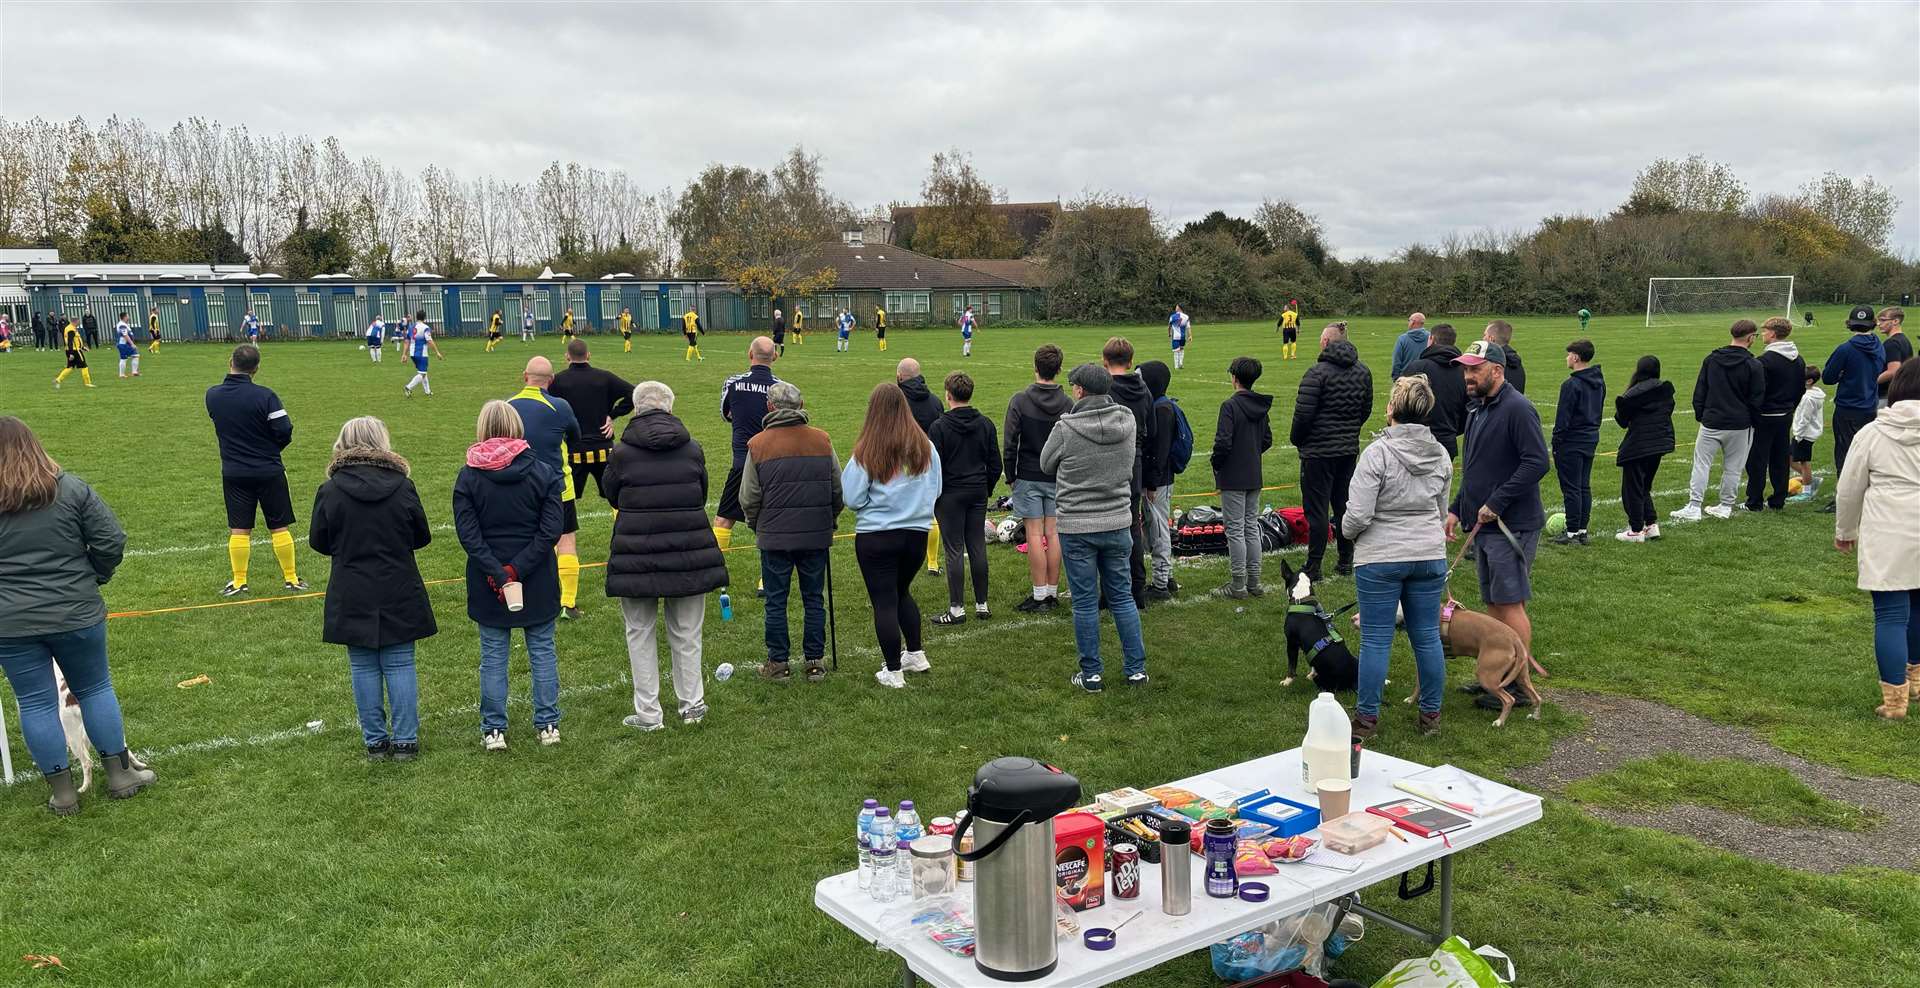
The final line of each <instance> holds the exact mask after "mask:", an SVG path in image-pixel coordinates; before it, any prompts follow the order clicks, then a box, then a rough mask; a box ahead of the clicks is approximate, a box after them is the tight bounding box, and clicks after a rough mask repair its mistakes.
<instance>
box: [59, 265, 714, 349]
mask: <svg viewBox="0 0 1920 988" xmlns="http://www.w3.org/2000/svg"><path fill="white" fill-rule="evenodd" d="M63 267H79V266H77V265H75V266H63ZM153 267H156V268H160V267H164V266H160V265H155V266H153ZM24 287H25V290H26V294H27V297H28V304H29V308H30V309H31V310H32V311H38V312H42V313H60V314H69V315H72V316H74V317H75V318H78V317H79V316H80V315H82V314H84V313H87V312H92V313H93V314H94V316H95V318H96V319H97V320H99V322H100V323H101V332H102V334H103V335H105V334H109V333H110V332H111V330H112V327H113V321H114V318H115V316H116V315H117V314H118V312H120V311H122V310H125V311H127V312H129V313H130V316H131V319H132V321H133V322H134V323H135V328H136V329H138V330H140V331H141V332H142V333H143V334H144V332H145V329H146V313H147V311H148V310H149V309H150V308H153V309H158V310H159V314H160V324H161V337H162V339H164V340H170V341H201V342H215V343H220V342H236V341H238V340H240V339H242V338H243V336H244V333H243V330H242V326H243V320H244V317H245V314H246V312H247V310H248V309H252V310H254V314H255V315H256V316H257V317H258V318H259V320H260V324H261V327H262V329H263V331H264V332H265V333H266V335H267V338H268V339H269V340H278V339H358V338H359V337H360V336H361V335H363V334H364V333H365V331H366V328H367V325H368V324H369V323H371V322H372V321H373V317H374V315H376V314H378V315H380V316H381V317H382V318H384V319H386V320H387V321H388V322H389V323H392V322H396V321H398V320H401V319H403V318H409V317H411V316H412V315H413V313H415V312H419V311H424V312H425V313H426V315H427V321H428V322H429V323H431V324H432V325H433V326H434V327H435V328H436V329H437V330H438V331H439V332H440V333H441V334H442V335H443V336H448V337H462V336H467V337H471V336H480V335H482V334H484V333H485V332H486V327H487V321H488V317H489V316H491V315H492V314H493V312H494V311H495V310H498V311H499V312H500V313H501V317H502V332H503V333H504V334H506V335H518V334H519V332H520V319H521V314H522V313H523V312H525V311H526V310H527V309H528V308H529V307H530V308H531V309H532V310H533V313H534V325H535V328H536V329H537V330H538V331H539V332H542V333H552V332H556V331H558V329H559V326H560V316H561V313H563V312H564V311H565V310H566V308H567V307H568V306H572V307H573V309H574V329H575V332H576V333H581V334H590V333H613V332H616V331H617V329H618V318H619V314H620V310H621V309H623V308H626V309H631V310H632V311H633V323H634V330H635V331H636V332H660V331H669V332H677V331H678V330H679V329H680V317H681V314H682V313H684V312H685V311H686V310H687V308H688V307H689V306H693V307H696V308H697V309H698V310H699V311H700V314H701V318H702V320H703V322H704V325H705V326H706V327H707V328H708V329H710V330H728V329H740V328H745V320H744V315H743V311H744V310H743V302H742V300H741V298H740V296H739V294H738V292H737V291H736V290H735V289H734V287H733V286H732V285H731V284H728V283H725V282H702V281H689V280H679V279H654V278H637V277H633V276H630V275H610V276H607V277H605V278H601V279H579V278H573V277H571V276H568V275H556V276H555V277H553V278H545V279H540V278H535V279H504V278H493V277H488V276H484V275H483V276H480V277H476V278H473V279H468V280H463V281H449V280H446V279H443V278H441V277H439V276H437V275H433V274H430V273H426V272H421V273H417V274H415V275H411V276H407V277H401V278H378V279H367V278H354V277H351V276H348V275H316V276H314V277H313V278H311V279H308V280H306V281H298V282H292V281H287V280H286V279H284V278H282V277H281V276H279V275H275V274H270V273H255V272H243V271H226V272H218V273H214V274H210V275H209V274H180V273H171V272H162V273H141V274H140V275H139V277H138V278H137V279H130V278H125V277H120V276H118V274H117V272H116V274H115V275H110V276H104V277H103V276H102V275H100V274H96V273H88V272H83V271H60V272H46V273H30V274H29V275H28V276H27V277H26V278H25V279H24Z"/></svg>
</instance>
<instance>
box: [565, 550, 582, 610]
mask: <svg viewBox="0 0 1920 988" xmlns="http://www.w3.org/2000/svg"><path fill="white" fill-rule="evenodd" d="M579 602H580V556H579V554H578V553H572V552H563V553H560V606H561V607H573V606H574V605H576V604H578V603H579Z"/></svg>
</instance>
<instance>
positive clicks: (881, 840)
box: [867, 806, 900, 902]
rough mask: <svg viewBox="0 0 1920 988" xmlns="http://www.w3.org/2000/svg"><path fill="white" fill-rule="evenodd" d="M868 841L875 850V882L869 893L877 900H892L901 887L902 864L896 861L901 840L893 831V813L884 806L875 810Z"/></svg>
mask: <svg viewBox="0 0 1920 988" xmlns="http://www.w3.org/2000/svg"><path fill="white" fill-rule="evenodd" d="M867 843H868V844H870V845H871V846H872V852H873V884H872V885H870V886H868V887H867V893H868V894H869V895H872V896H873V901H875V902H892V901H893V893H894V891H895V890H896V889H898V888H899V887H900V874H899V872H900V866H899V865H897V864H895V863H894V858H895V857H896V856H898V854H899V842H898V840H897V839H896V838H895V837H894V833H893V814H892V813H889V812H887V808H886V807H884V806H882V807H880V808H879V809H877V810H874V811H873V833H872V835H871V836H870V837H869V838H868V839H867Z"/></svg>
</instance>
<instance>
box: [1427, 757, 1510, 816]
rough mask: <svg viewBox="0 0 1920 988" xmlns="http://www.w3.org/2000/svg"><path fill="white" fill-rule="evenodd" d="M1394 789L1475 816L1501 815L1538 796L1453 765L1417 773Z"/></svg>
mask: <svg viewBox="0 0 1920 988" xmlns="http://www.w3.org/2000/svg"><path fill="white" fill-rule="evenodd" d="M1394 788H1396V789H1399V790H1400V791H1401V792H1404V793H1407V794H1408V795H1410V796H1415V797H1418V798H1420V799H1422V800H1425V801H1426V802H1429V803H1432V804H1434V805H1435V806H1440V807H1444V808H1447V809H1451V810H1457V811H1458V812H1461V813H1465V814H1466V815H1468V816H1471V817H1485V816H1498V815H1499V814H1501V813H1505V812H1508V811H1509V810H1516V809H1519V808H1520V807H1522V806H1526V805H1529V804H1531V803H1532V802H1533V801H1534V799H1535V797H1534V796H1533V795H1531V794H1529V793H1524V792H1521V791H1520V790H1518V789H1515V788H1513V787H1511V786H1503V785H1501V784H1500V783H1498V782H1494V781H1493V780H1491V779H1483V778H1481V777H1480V776H1477V775H1474V774H1473V773H1472V772H1468V771H1465V770H1464V769H1459V768H1455V767H1454V766H1452V765H1440V766H1436V767H1434V768H1430V769H1426V770H1424V771H1420V772H1415V773H1414V774H1412V775H1409V776H1407V777H1406V778H1404V779H1400V780H1397V781H1395V782H1394Z"/></svg>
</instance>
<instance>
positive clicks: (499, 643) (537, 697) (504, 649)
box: [480, 621, 560, 732]
mask: <svg viewBox="0 0 1920 988" xmlns="http://www.w3.org/2000/svg"><path fill="white" fill-rule="evenodd" d="M522 630H523V631H524V633H525V634H526V638H527V670H528V672H530V673H531V674H532V676H533V726H534V728H535V729H539V728H542V727H546V726H548V725H550V724H558V723H560V655H559V653H557V652H555V651H554V650H553V622H552V621H548V622H547V623H546V624H537V625H534V626H532V627H530V628H525V629H522ZM512 650H513V629H512V628H489V627H487V626H486V625H484V624H483V625H480V730H481V731H482V732H487V731H504V730H506V729H507V655H508V654H509V653H510V652H512Z"/></svg>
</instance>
